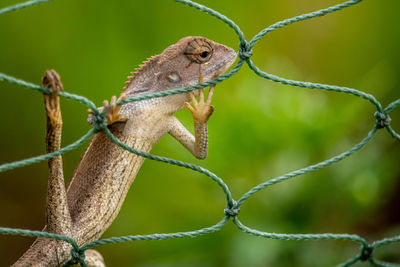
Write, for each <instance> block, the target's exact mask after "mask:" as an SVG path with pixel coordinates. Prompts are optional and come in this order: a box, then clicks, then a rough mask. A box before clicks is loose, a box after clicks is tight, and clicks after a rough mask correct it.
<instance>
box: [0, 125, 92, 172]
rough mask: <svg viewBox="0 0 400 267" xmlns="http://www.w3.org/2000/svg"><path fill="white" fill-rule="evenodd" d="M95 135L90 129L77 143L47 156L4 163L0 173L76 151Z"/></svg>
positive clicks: (0, 167)
mask: <svg viewBox="0 0 400 267" xmlns="http://www.w3.org/2000/svg"><path fill="white" fill-rule="evenodd" d="M94 133H95V130H94V129H90V130H89V131H88V132H87V133H86V134H85V135H84V136H82V137H81V138H80V139H78V140H77V141H75V142H74V143H72V144H70V145H68V146H66V147H63V148H61V149H59V150H57V151H54V152H51V153H47V154H43V155H40V156H36V157H32V158H28V159H24V160H19V161H14V162H10V163H4V164H1V165H0V172H4V171H8V170H12V169H15V168H20V167H24V166H28V165H31V164H35V163H39V162H41V161H44V160H48V159H51V158H54V157H57V156H59V155H62V154H65V153H67V152H69V151H71V150H74V149H76V148H77V147H79V146H81V145H82V144H83V143H85V142H86V141H87V140H89V139H90V138H91V137H92V136H93V134H94Z"/></svg>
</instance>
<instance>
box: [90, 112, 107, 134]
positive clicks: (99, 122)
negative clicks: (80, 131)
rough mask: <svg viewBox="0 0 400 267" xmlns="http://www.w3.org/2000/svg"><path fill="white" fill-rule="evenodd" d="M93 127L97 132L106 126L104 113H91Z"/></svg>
mask: <svg viewBox="0 0 400 267" xmlns="http://www.w3.org/2000/svg"><path fill="white" fill-rule="evenodd" d="M92 121H93V129H94V130H95V131H96V133H97V132H100V131H102V130H104V129H105V128H106V127H107V119H106V117H105V116H104V113H97V114H96V113H95V114H93V115H92Z"/></svg>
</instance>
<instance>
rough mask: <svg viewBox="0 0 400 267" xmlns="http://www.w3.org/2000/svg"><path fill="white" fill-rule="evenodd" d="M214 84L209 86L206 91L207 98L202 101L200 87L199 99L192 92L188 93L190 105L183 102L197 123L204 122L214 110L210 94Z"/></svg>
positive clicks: (202, 94)
mask: <svg viewBox="0 0 400 267" xmlns="http://www.w3.org/2000/svg"><path fill="white" fill-rule="evenodd" d="M214 88H215V85H212V86H211V87H210V90H209V91H208V95H207V99H206V100H205V101H204V88H202V89H200V92H199V101H197V100H196V97H195V95H194V93H193V92H190V93H189V96H190V99H191V102H192V105H190V104H189V103H188V102H185V106H186V108H187V109H189V110H190V112H192V115H193V119H194V120H195V121H197V122H199V123H206V122H207V120H208V119H209V118H210V116H211V115H212V114H213V112H214V106H212V105H211V99H212V95H213V93H214Z"/></svg>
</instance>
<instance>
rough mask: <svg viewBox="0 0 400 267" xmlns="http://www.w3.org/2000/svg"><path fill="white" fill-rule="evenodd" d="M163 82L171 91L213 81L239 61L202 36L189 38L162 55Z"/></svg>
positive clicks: (228, 49)
mask: <svg viewBox="0 0 400 267" xmlns="http://www.w3.org/2000/svg"><path fill="white" fill-rule="evenodd" d="M160 56H161V57H160V60H159V67H160V72H161V73H160V76H159V80H160V81H162V82H163V83H164V84H165V87H167V88H168V89H170V88H176V87H185V86H191V85H195V84H198V83H200V82H204V81H209V80H212V79H214V78H215V77H218V76H219V75H221V74H222V73H224V72H225V71H226V70H227V69H228V68H229V67H230V66H231V65H232V64H233V62H234V61H235V59H236V53H235V51H234V50H233V49H232V48H230V47H227V46H225V45H222V44H219V43H216V42H213V41H211V40H208V39H206V38H204V37H201V36H194V37H192V36H189V37H185V38H183V39H181V40H179V41H178V42H177V43H176V44H174V45H172V46H170V47H168V48H167V49H165V50H164V52H163V53H162V54H161V55H160Z"/></svg>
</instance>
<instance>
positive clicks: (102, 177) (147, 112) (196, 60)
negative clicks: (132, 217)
mask: <svg viewBox="0 0 400 267" xmlns="http://www.w3.org/2000/svg"><path fill="white" fill-rule="evenodd" d="M235 59H236V53H235V52H234V50H233V49H231V48H229V47H226V46H224V45H221V44H218V43H215V42H213V41H210V40H208V39H206V38H204V37H198V36H196V37H185V38H183V39H181V40H180V41H179V42H177V43H176V44H174V45H172V46H170V47H168V48H167V49H165V50H164V51H163V53H161V54H160V55H157V56H154V57H152V58H151V59H150V60H149V61H148V62H147V63H146V64H145V65H144V66H142V67H141V68H139V69H138V70H137V71H136V72H135V73H133V74H134V75H133V77H130V80H129V81H128V82H127V86H126V87H125V88H124V91H123V93H122V94H121V96H120V99H121V98H125V97H132V96H136V95H140V94H146V93H152V92H158V91H163V90H169V89H173V88H179V87H184V86H190V85H195V84H197V83H199V82H201V81H203V80H204V81H207V80H211V79H212V78H215V77H217V76H219V75H220V74H222V73H223V72H225V71H226V70H227V69H228V68H229V67H230V66H231V65H232V63H233V62H234V61H235ZM213 89H214V87H212V89H210V92H209V95H208V97H207V99H206V100H204V89H200V90H196V91H195V92H194V93H184V94H179V95H172V96H167V97H163V98H154V99H149V100H143V101H138V102H133V103H127V104H125V105H123V106H122V107H121V108H120V109H119V108H117V107H115V99H112V100H111V102H110V103H108V102H105V103H104V104H105V107H104V108H105V110H106V113H107V115H106V117H107V119H108V123H109V124H110V125H109V126H108V127H109V129H110V130H111V132H112V133H113V134H114V135H115V136H116V137H117V138H119V139H120V140H121V141H122V142H124V143H125V144H127V145H128V146H130V147H133V148H135V149H137V150H141V151H145V152H150V150H151V148H152V147H153V146H154V145H155V144H156V143H157V142H158V140H159V139H160V138H161V137H162V136H163V135H165V134H167V133H169V134H171V135H172V136H173V137H175V138H176V139H177V140H178V141H179V142H180V143H181V144H183V145H184V146H185V147H186V148H187V149H188V150H189V151H190V152H191V153H192V154H193V155H194V156H196V157H198V158H201V159H202V158H205V157H206V156H207V149H208V148H207V147H208V142H207V139H208V134H207V120H208V118H209V117H210V116H211V114H212V112H213V110H214V107H213V106H211V105H210V103H211V97H212V94H213ZM196 96H200V99H199V101H197V100H196ZM188 102H191V103H192V105H190V104H189V103H188ZM185 106H186V107H187V108H188V109H189V110H190V111H191V112H192V114H193V119H194V126H195V136H193V135H192V134H191V133H190V132H189V131H188V130H187V129H186V128H185V127H184V126H183V125H182V124H181V123H180V122H179V121H178V120H177V119H176V118H175V117H174V116H173V113H174V112H176V111H178V110H181V109H183V108H184V107H185ZM89 121H90V118H89ZM60 135H61V133H60ZM48 142H49V140H48ZM50 142H51V141H50ZM60 159H61V157H60ZM143 161H144V158H142V157H140V156H137V155H135V154H132V153H130V152H128V151H126V150H124V149H122V148H120V147H119V146H117V145H116V144H114V143H113V142H111V141H110V140H109V139H108V138H107V137H106V136H105V134H104V133H102V132H100V133H97V134H96V135H95V136H94V138H93V140H92V141H91V143H90V145H89V147H88V149H87V150H86V152H85V154H84V156H83V158H82V160H81V162H80V163H79V165H78V167H77V169H76V170H75V173H74V175H73V178H72V180H71V183H70V185H69V187H68V190H67V193H66V196H65V193H63V192H62V191H57V192H52V191H51V190H48V195H50V196H48V199H49V201H48V203H47V206H48V208H47V209H48V210H60V209H61V210H62V211H65V210H67V211H69V213H70V220H71V221H68V220H69V219H68V218H64V217H63V216H62V215H59V214H63V213H62V212H58V213H57V214H56V216H53V217H49V216H48V220H47V226H46V227H45V230H46V231H48V229H52V232H54V233H61V234H67V235H70V236H71V237H73V238H74V239H75V240H76V241H77V242H78V244H79V245H80V246H82V245H84V244H86V243H88V242H91V241H95V240H97V239H99V238H100V236H101V235H102V234H103V233H104V232H105V231H106V229H107V228H108V227H109V226H110V224H111V223H112V221H113V220H114V219H115V217H116V216H117V214H118V212H119V210H120V208H121V205H122V203H123V201H124V199H125V196H126V194H127V193H128V190H129V188H130V186H131V184H132V182H133V180H134V179H135V177H136V174H137V172H138V171H139V169H140V167H141V165H142V163H143ZM61 164H62V163H61ZM60 169H61V170H62V165H61V167H60ZM61 176H62V173H61ZM62 179H63V178H62ZM63 194H64V195H63ZM65 197H66V199H67V205H66V206H65V205H64V206H63V204H61V206H62V207H60V200H62V199H64V198H65ZM67 217H68V216H67ZM62 225H66V227H64V228H66V229H67V230H65V229H64V228H62V227H61V226H62ZM60 227H61V228H60ZM69 229H71V231H70V230H69ZM68 231H70V232H68ZM68 233H69V234H68ZM61 242H62V241H54V240H50V239H44V238H38V239H37V240H36V241H35V243H34V244H33V245H32V246H31V248H30V249H29V250H28V251H27V252H25V254H24V255H23V256H22V257H21V258H20V259H19V260H18V261H17V262H16V263H15V265H14V266H58V265H62V264H64V263H66V261H67V260H68V259H69V258H70V252H69V250H70V246H69V245H66V244H60V243H61ZM88 254H89V253H86V256H87V262H88V263H89V262H90V260H91V259H90V255H88ZM85 261H86V260H85ZM97 262H98V261H97ZM94 266H102V265H101V264H97V265H96V264H94Z"/></svg>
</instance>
